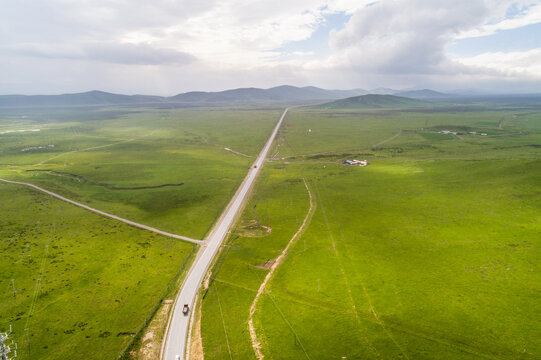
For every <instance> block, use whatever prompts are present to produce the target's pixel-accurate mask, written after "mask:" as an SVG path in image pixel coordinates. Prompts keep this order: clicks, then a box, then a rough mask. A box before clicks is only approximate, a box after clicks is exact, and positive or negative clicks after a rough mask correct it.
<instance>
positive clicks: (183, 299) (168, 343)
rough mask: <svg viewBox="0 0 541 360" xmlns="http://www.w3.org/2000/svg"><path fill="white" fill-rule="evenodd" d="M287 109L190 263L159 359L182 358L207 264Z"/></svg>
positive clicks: (222, 237) (222, 238) (217, 247)
mask: <svg viewBox="0 0 541 360" xmlns="http://www.w3.org/2000/svg"><path fill="white" fill-rule="evenodd" d="M289 109H290V108H287V109H285V110H284V112H283V113H282V116H281V117H280V120H278V123H277V124H276V126H275V127H274V130H273V131H272V133H271V135H270V137H269V139H268V140H267V142H266V143H265V146H264V147H263V149H262V150H261V152H260V153H259V155H258V157H257V158H256V160H255V162H254V164H253V165H252V166H251V167H250V170H249V171H248V175H247V176H246V178H245V179H244V181H243V182H242V184H241V185H240V187H239V189H238V190H237V192H236V193H235V195H234V196H233V198H232V199H231V201H230V203H229V205H228V206H227V208H226V209H225V210H224V212H223V213H222V215H221V216H220V218H219V219H218V222H217V223H216V225H215V226H214V228H213V229H212V231H211V232H210V234H209V236H208V237H207V239H206V240H205V241H206V244H205V246H203V247H201V249H200V250H199V254H198V256H197V258H196V260H195V261H194V263H193V264H192V267H191V269H190V271H189V273H188V275H187V277H186V279H185V280H184V283H183V284H182V288H181V289H180V292H179V294H178V296H177V299H176V301H175V306H174V308H173V314H172V316H171V321H170V323H169V326H168V329H167V336H166V338H165V342H164V346H163V351H162V359H165V360H177V359H185V357H186V355H185V354H186V349H187V348H188V347H187V343H188V341H189V339H188V338H189V336H188V335H189V328H190V318H191V310H192V308H193V305H194V304H195V300H196V297H197V294H198V291H199V288H200V286H201V283H202V281H203V278H204V276H205V274H206V273H207V271H208V269H209V267H210V264H211V263H212V261H213V260H214V258H215V257H216V255H217V254H218V251H219V249H220V247H221V245H222V242H223V241H224V239H225V238H226V236H227V234H228V231H229V228H230V227H231V225H232V224H233V223H234V221H235V220H236V218H237V216H238V215H239V214H240V212H241V210H242V205H243V204H244V202H245V200H246V199H247V198H248V195H249V194H250V191H251V189H252V186H253V184H254V182H255V179H256V177H257V175H258V174H259V172H260V170H261V167H262V166H263V163H264V161H265V159H266V157H267V154H268V153H269V150H270V148H271V146H272V143H273V141H274V138H275V137H276V133H277V132H278V129H279V128H280V125H281V124H282V121H283V120H284V118H285V116H286V114H287V111H288V110H289ZM184 304H188V305H189V307H190V312H189V313H188V314H187V315H184V314H183V313H182V307H183V306H184Z"/></svg>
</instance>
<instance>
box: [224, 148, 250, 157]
mask: <svg viewBox="0 0 541 360" xmlns="http://www.w3.org/2000/svg"><path fill="white" fill-rule="evenodd" d="M224 150H225V151H230V152H232V153H233V154H235V155H239V156H244V157H247V158H253V156H251V155H246V154H243V153H241V152H238V151H235V150H233V149H230V148H227V147H224Z"/></svg>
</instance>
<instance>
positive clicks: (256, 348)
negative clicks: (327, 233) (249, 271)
mask: <svg viewBox="0 0 541 360" xmlns="http://www.w3.org/2000/svg"><path fill="white" fill-rule="evenodd" d="M303 181H304V186H305V187H306V190H307V191H308V197H309V199H310V208H309V209H308V212H307V213H306V216H305V217H304V220H303V222H302V224H301V226H300V227H299V229H298V230H297V232H296V233H295V234H294V235H293V237H292V238H291V240H289V242H288V243H287V245H286V247H285V248H284V250H282V252H281V253H280V255H279V256H278V257H277V258H276V261H275V262H274V263H273V264H272V266H271V268H270V271H269V272H268V273H267V276H265V279H264V280H263V282H262V283H261V285H260V286H259V289H258V290H257V293H256V295H255V298H254V300H253V301H252V306H250V316H249V318H248V330H249V331H250V338H251V339H252V348H253V349H254V353H255V356H256V357H257V358H258V359H259V360H262V359H263V358H264V357H265V356H264V355H263V353H262V352H261V342H260V341H259V340H258V339H257V333H256V331H255V327H254V319H253V317H254V313H255V310H256V306H257V302H258V301H259V298H260V297H261V294H263V291H265V287H266V286H267V283H268V282H269V280H270V279H271V277H272V275H274V272H275V271H276V269H277V268H278V266H279V265H280V264H281V263H282V261H283V260H284V258H285V257H286V255H287V252H288V250H289V248H290V247H291V245H292V244H293V243H294V242H295V240H296V239H297V238H298V237H299V235H300V234H301V233H302V232H303V231H304V229H305V228H306V225H307V224H308V223H309V221H310V219H311V218H312V215H313V214H314V210H315V208H316V207H315V203H314V200H313V197H312V192H311V191H310V188H309V187H308V184H307V183H306V180H305V179H303ZM273 301H274V299H273Z"/></svg>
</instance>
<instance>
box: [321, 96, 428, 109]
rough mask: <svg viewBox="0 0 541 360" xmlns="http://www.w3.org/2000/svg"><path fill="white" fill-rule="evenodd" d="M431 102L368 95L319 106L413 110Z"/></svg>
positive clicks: (327, 107)
mask: <svg viewBox="0 0 541 360" xmlns="http://www.w3.org/2000/svg"><path fill="white" fill-rule="evenodd" d="M431 105H432V104H431V103H429V102H425V101H421V100H416V99H410V98H406V97H402V96H395V95H379V94H368V95H360V96H353V97H349V98H346V99H341V100H336V101H332V102H328V103H325V104H321V105H317V107H318V108H324V109H381V108H413V107H416V108H418V107H427V106H431Z"/></svg>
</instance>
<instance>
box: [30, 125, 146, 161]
mask: <svg viewBox="0 0 541 360" xmlns="http://www.w3.org/2000/svg"><path fill="white" fill-rule="evenodd" d="M155 132H156V130H152V131H151V132H149V133H148V134H146V135H142V136H139V137H136V138H131V139H126V140H122V141H119V142H115V143H112V144H107V145H99V146H92V147H89V148H85V149H79V150H72V151H66V152H63V153H60V154H58V155H55V156H52V157H50V158H48V159H45V160H42V161H40V162H39V163H37V164H34V165H32V166H41V165H43V164H45V163H46V162H49V161H51V160H53V159H56V158H58V157H60V156H64V155H67V154H73V153H77V152H83V151H88V150H96V149H103V148H106V147H109V146H114V145H118V144H123V143H127V142H131V141H137V140H140V139H142V138H145V137H147V136H151V135H153V134H154V133H155Z"/></svg>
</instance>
